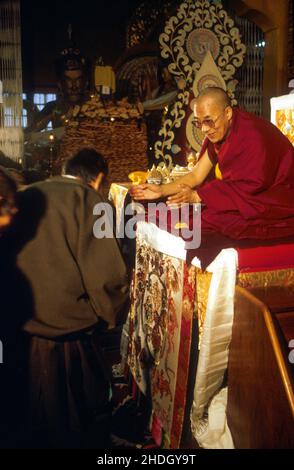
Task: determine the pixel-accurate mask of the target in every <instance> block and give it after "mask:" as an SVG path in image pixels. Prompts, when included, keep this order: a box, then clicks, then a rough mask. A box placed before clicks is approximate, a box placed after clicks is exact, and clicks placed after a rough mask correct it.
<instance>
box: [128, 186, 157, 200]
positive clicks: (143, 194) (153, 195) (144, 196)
mask: <svg viewBox="0 0 294 470" xmlns="http://www.w3.org/2000/svg"><path fill="white" fill-rule="evenodd" d="M129 193H130V195H131V196H132V198H133V199H135V200H136V201H153V200H154V199H159V198H161V197H162V187H161V185H159V184H148V183H146V184H138V185H134V186H132V187H131V188H130V190H129Z"/></svg>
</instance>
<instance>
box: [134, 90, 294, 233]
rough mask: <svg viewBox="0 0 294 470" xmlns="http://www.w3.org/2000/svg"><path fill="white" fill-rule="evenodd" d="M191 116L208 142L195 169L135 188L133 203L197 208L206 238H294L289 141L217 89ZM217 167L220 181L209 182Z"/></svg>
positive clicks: (293, 166)
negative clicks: (199, 207) (154, 202)
mask: <svg viewBox="0 0 294 470" xmlns="http://www.w3.org/2000/svg"><path fill="white" fill-rule="evenodd" d="M194 114H195V120H194V124H195V125H196V127H198V128H199V129H201V130H202V131H203V132H204V134H205V136H206V138H205V140H204V143H203V146H202V149H201V153H200V156H201V158H200V159H199V162H198V163H197V165H196V166H195V168H194V169H193V170H192V171H191V173H190V174H188V175H185V176H183V177H181V178H179V179H178V180H177V181H175V182H173V183H169V184H166V185H153V184H143V185H139V186H135V187H133V188H132V189H131V195H132V197H134V199H136V200H154V199H159V198H163V197H167V204H168V205H173V204H181V203H197V202H201V203H202V204H203V208H202V231H204V232H205V231H209V232H210V231H214V232H218V233H221V234H223V235H226V236H228V237H230V238H234V239H243V238H251V239H259V240H262V239H264V240H265V239H273V238H281V237H288V236H291V235H294V149H293V146H292V145H291V143H290V142H289V141H288V139H287V138H286V137H285V136H284V135H283V134H282V133H281V132H280V131H279V130H278V129H277V128H276V127H275V126H274V125H272V124H271V123H270V122H268V121H266V120H265V119H262V118H260V117H258V116H255V115H254V114H251V113H247V112H245V111H241V110H239V109H233V108H232V107H231V105H230V100H229V98H228V96H227V94H226V93H225V92H224V91H223V90H222V89H220V88H215V87H211V88H206V89H204V90H203V91H202V92H201V93H200V95H199V96H198V97H197V99H196V101H195V107H194ZM216 163H218V164H219V168H220V171H221V174H222V179H221V180H217V179H214V180H211V179H209V178H208V175H209V174H210V172H211V170H212V168H213V166H214V165H215V164H216ZM195 188H196V189H195Z"/></svg>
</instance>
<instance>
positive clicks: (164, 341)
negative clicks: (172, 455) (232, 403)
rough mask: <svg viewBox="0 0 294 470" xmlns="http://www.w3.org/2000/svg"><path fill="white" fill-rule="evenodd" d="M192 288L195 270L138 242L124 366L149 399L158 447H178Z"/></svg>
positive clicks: (185, 374) (183, 405)
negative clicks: (126, 360) (126, 358)
mask: <svg viewBox="0 0 294 470" xmlns="http://www.w3.org/2000/svg"><path fill="white" fill-rule="evenodd" d="M195 287H196V269H195V267H193V266H191V267H188V266H187V265H186V264H185V263H184V262H183V261H181V260H180V259H177V258H174V257H171V256H167V255H164V254H162V253H160V252H158V251H156V250H155V249H153V248H152V247H151V246H150V245H148V243H146V241H144V240H139V241H138V243H137V254H136V267H135V274H134V284H133V289H132V295H133V298H132V303H131V311H130V314H129V345H128V364H129V367H130V370H131V373H132V375H133V377H134V379H135V381H136V383H137V385H138V387H139V388H140V390H141V391H142V392H143V393H144V394H146V395H150V396H151V397H152V413H153V416H152V422H153V431H154V434H155V433H156V435H154V439H155V441H156V442H157V443H158V440H159V439H161V440H162V442H161V445H162V447H164V448H173V449H175V448H178V447H179V445H180V440H181V435H182V428H183V420H184V411H185V406H186V391H187V382H188V372H189V358H190V347H191V337H192V334H191V333H192V322H193V314H194V312H195V309H196V292H195ZM160 430H161V432H160Z"/></svg>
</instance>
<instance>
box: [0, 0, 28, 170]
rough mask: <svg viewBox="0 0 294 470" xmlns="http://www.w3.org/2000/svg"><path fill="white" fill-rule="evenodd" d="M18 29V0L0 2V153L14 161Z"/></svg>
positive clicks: (19, 137) (19, 146) (19, 144)
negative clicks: (0, 86)
mask: <svg viewBox="0 0 294 470" xmlns="http://www.w3.org/2000/svg"><path fill="white" fill-rule="evenodd" d="M20 28H21V26H20V2H19V0H5V1H2V2H0V81H1V84H2V100H0V151H1V152H3V153H4V154H5V155H6V156H7V157H9V158H11V159H13V160H15V161H19V160H20V159H21V158H22V156H23V132H22V127H21V124H22V123H21V115H22V67H21V29H20Z"/></svg>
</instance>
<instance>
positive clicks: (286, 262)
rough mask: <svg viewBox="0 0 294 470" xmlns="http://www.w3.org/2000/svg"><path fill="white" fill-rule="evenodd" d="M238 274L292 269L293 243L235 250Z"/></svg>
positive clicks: (293, 259) (293, 261)
mask: <svg viewBox="0 0 294 470" xmlns="http://www.w3.org/2000/svg"><path fill="white" fill-rule="evenodd" d="M237 251H238V263H239V271H240V272H254V271H267V270H272V269H287V268H294V243H293V244H283V245H275V246H258V247H253V248H237Z"/></svg>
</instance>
